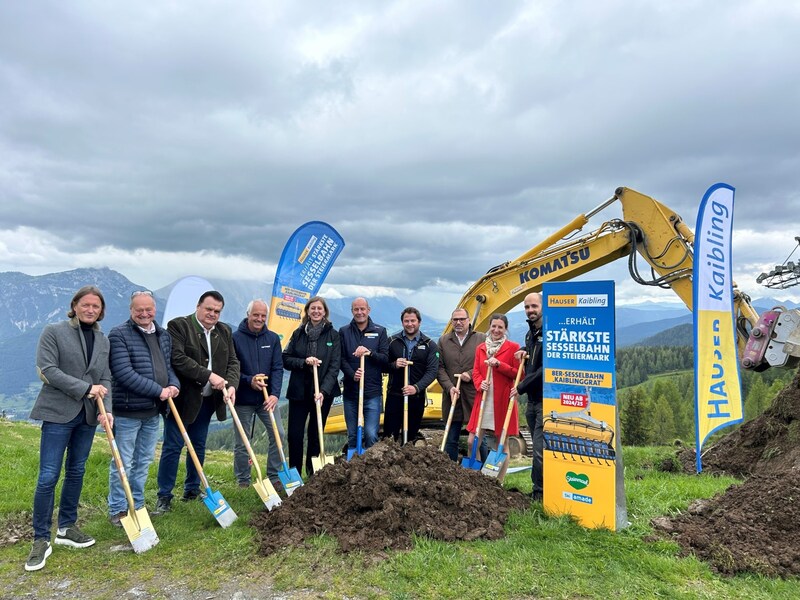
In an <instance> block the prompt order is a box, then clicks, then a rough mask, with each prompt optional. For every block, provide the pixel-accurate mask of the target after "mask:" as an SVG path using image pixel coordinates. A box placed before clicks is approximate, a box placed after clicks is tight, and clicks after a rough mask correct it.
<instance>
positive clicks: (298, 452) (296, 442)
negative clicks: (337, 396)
mask: <svg viewBox="0 0 800 600" xmlns="http://www.w3.org/2000/svg"><path fill="white" fill-rule="evenodd" d="M332 405H333V398H329V397H328V396H327V395H325V399H324V400H323V401H322V427H325V422H326V421H327V420H328V413H329V412H330V411H331V406H332ZM306 434H308V447H307V448H306V449H305V450H306V457H305V466H306V474H308V475H311V474H312V473H313V472H314V471H313V469H312V467H311V457H312V456H319V433H318V432H317V408H316V406H315V404H314V399H313V398H305V399H303V400H290V401H289V427H288V430H287V432H286V437H287V441H288V442H289V466H290V467H292V468H295V469H297V471H298V472H299V473H302V470H303V445H304V438H305V436H306Z"/></svg>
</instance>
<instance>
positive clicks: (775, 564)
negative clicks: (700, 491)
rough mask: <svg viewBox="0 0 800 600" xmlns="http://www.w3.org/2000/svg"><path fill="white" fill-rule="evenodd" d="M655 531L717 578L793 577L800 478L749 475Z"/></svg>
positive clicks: (799, 545)
mask: <svg viewBox="0 0 800 600" xmlns="http://www.w3.org/2000/svg"><path fill="white" fill-rule="evenodd" d="M653 526H654V527H655V528H656V529H657V530H659V531H662V532H664V533H666V534H668V535H669V536H671V537H672V538H673V539H674V540H675V541H677V542H678V543H679V544H680V545H681V547H682V548H683V549H684V551H685V552H686V553H693V554H695V555H696V556H697V557H698V558H700V559H702V560H705V561H708V562H709V563H710V564H711V566H712V567H713V568H714V569H716V570H717V571H719V572H720V573H725V574H729V575H734V574H736V573H742V572H753V573H761V574H763V575H767V576H780V577H790V576H794V577H797V576H799V575H800V473H798V472H797V471H786V472H785V473H784V474H782V475H768V476H762V475H753V476H752V477H750V478H749V479H747V481H745V482H744V483H742V484H741V485H734V486H731V487H730V488H728V490H727V491H726V492H725V493H724V494H722V495H720V496H717V497H715V498H712V499H711V500H700V501H698V502H695V503H694V504H692V505H691V506H690V507H689V510H688V511H687V512H686V513H685V514H683V515H681V516H679V517H677V518H675V519H669V518H667V517H660V518H658V519H654V521H653Z"/></svg>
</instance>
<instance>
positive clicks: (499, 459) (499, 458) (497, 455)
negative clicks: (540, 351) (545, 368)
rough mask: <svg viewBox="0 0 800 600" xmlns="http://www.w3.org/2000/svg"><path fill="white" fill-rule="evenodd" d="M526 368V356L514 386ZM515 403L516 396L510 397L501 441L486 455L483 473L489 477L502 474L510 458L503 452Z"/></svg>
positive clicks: (521, 363) (520, 365)
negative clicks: (495, 448)
mask: <svg viewBox="0 0 800 600" xmlns="http://www.w3.org/2000/svg"><path fill="white" fill-rule="evenodd" d="M524 369H525V358H523V359H522V360H521V361H520V363H519V368H518V369H517V378H516V379H514V387H517V385H518V384H519V380H520V379H522V371H523V370H524ZM515 404H516V400H514V398H509V399H508V408H507V409H506V419H505V421H503V432H502V433H501V434H500V441H499V442H498V443H497V450H492V451H491V452H489V456H487V457H486V463H485V464H484V465H483V468H482V469H481V473H483V474H484V475H488V476H489V477H497V476H498V475H500V471H501V470H502V468H503V465H505V463H506V461H507V460H508V454H507V453H505V452H503V450H504V449H505V448H504V446H505V443H506V436H507V435H508V424H509V422H510V421H511V413H512V411H513V410H514V405H515Z"/></svg>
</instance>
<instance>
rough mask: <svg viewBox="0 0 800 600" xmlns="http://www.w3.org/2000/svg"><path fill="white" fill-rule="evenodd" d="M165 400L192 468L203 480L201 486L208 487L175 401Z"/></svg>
mask: <svg viewBox="0 0 800 600" xmlns="http://www.w3.org/2000/svg"><path fill="white" fill-rule="evenodd" d="M167 402H169V410H170V411H171V412H172V418H173V419H175V423H176V424H177V425H178V429H179V430H180V432H181V435H182V436H183V443H184V444H186V451H187V452H188V453H189V456H191V457H192V462H193V463H194V468H195V469H196V470H197V474H198V475H199V476H200V479H201V480H202V482H203V487H204V488H210V487H211V486H210V485H209V483H208V479H207V478H206V474H205V472H204V471H203V465H201V464H200V459H199V458H197V453H196V452H195V451H194V446H192V440H190V439H189V434H188V432H187V431H186V427H184V426H183V419H181V416H180V415H179V414H178V409H177V408H176V407H175V403H174V402H173V401H172V398H167Z"/></svg>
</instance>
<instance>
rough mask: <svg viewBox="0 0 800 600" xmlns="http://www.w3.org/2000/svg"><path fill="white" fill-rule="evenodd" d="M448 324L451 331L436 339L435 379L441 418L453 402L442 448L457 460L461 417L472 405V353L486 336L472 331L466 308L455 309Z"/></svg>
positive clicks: (470, 412) (462, 422) (473, 359)
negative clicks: (438, 359) (437, 342)
mask: <svg viewBox="0 0 800 600" xmlns="http://www.w3.org/2000/svg"><path fill="white" fill-rule="evenodd" d="M450 324H451V326H452V329H451V330H450V331H449V332H448V333H446V334H445V335H443V336H442V337H440V338H439V354H440V355H441V360H440V361H439V371H438V372H437V374H436V379H437V380H438V381H439V385H441V386H442V418H443V419H445V420H446V419H447V417H448V416H449V415H450V407H451V405H452V404H453V403H455V410H454V411H453V422H452V423H451V425H450V431H449V432H448V434H447V441H446V442H445V446H444V449H445V452H447V455H448V456H449V457H450V458H452V459H453V460H456V461H457V460H458V440H459V437H460V436H461V428H462V427H463V425H464V416H465V415H466V417H467V418H469V416H470V414H472V405H473V403H474V402H475V385H474V384H473V382H472V367H473V364H474V362H475V351H476V350H477V348H478V346H479V345H480V344H481V343H482V342H483V341H484V339H485V338H486V336H485V335H484V334H483V333H479V332H477V331H473V330H472V325H471V323H470V321H469V313H468V312H467V311H466V309H463V308H457V309H455V310H454V311H453V314H452V316H451V318H450ZM457 374H460V378H461V386H460V388H461V389H460V390H458V389H456V383H457V381H458V380H457V378H456V375H457ZM485 451H486V448H485V447H484V448H482V453H485Z"/></svg>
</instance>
